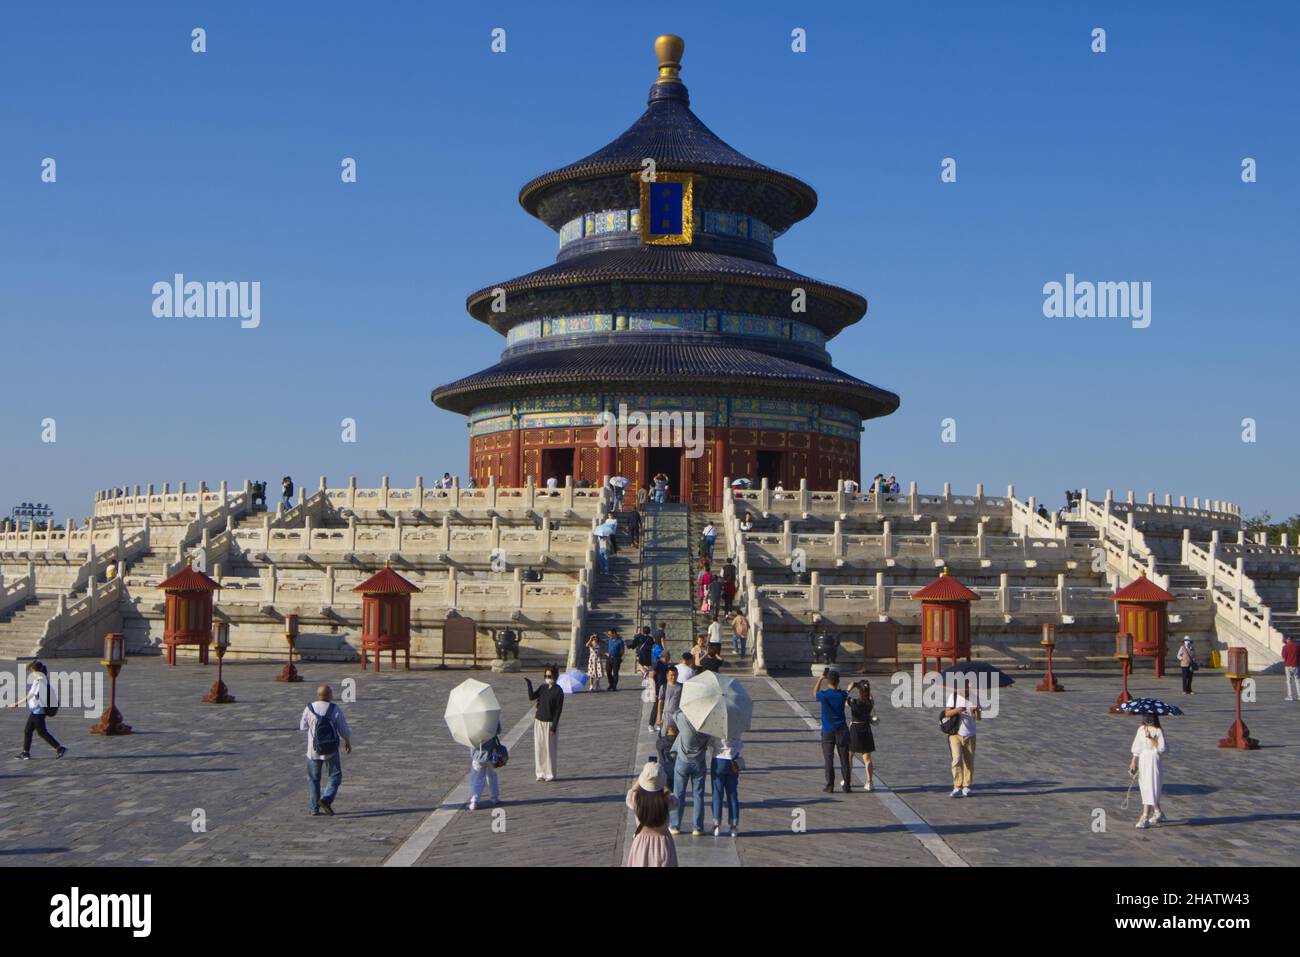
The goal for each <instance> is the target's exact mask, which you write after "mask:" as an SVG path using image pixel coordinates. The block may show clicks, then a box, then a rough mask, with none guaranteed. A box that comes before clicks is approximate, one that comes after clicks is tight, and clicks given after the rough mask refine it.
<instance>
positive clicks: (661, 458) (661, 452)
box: [645, 446, 683, 502]
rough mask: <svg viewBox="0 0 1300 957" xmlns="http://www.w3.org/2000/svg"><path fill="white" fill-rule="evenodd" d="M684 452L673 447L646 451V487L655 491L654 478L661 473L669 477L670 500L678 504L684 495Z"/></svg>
mask: <svg viewBox="0 0 1300 957" xmlns="http://www.w3.org/2000/svg"><path fill="white" fill-rule="evenodd" d="M682 452H683V450H682V449H681V448H677V447H672V446H663V447H651V448H647V449H646V450H645V453H646V455H645V481H646V486H647V487H648V488H650V489H651V490H652V491H653V490H654V477H655V476H656V475H658V474H659V473H660V472H663V473H664V475H666V476H668V500H669V501H670V502H677V501H680V500H681V494H682Z"/></svg>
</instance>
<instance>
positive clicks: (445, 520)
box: [439, 513, 451, 552]
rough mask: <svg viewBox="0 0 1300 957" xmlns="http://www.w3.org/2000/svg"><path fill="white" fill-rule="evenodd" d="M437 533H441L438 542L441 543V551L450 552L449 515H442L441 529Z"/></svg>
mask: <svg viewBox="0 0 1300 957" xmlns="http://www.w3.org/2000/svg"><path fill="white" fill-rule="evenodd" d="M439 531H440V533H441V538H440V542H441V546H442V550H443V551H444V552H450V551H451V516H450V515H447V514H445V513H444V514H443V516H442V527H441V529H440V530H439Z"/></svg>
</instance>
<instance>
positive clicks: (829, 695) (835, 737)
mask: <svg viewBox="0 0 1300 957" xmlns="http://www.w3.org/2000/svg"><path fill="white" fill-rule="evenodd" d="M813 697H814V698H816V699H817V701H818V703H819V704H820V705H821V706H822V758H823V759H824V760H825V762H826V787H824V788H822V790H823V791H825V792H826V793H828V794H830V793H833V792H834V791H835V753H836V752H837V751H838V752H839V756H840V775H841V776H840V787H841V788H842V789H843V790H844V793H845V794H848V793H849V791H851V790H852V788H851V787H850V782H851V781H852V780H853V778H852V775H851V772H850V770H849V723H848V721H846V720H845V719H844V706H845V704H846V703H847V702H848V700H849V695H848V692H846V691H841V690H840V673H839V672H838V671H831V670H830V669H829V668H826V669H824V670H823V671H822V674H821V677H820V678H818V679H817V684H815V685H814V686H813Z"/></svg>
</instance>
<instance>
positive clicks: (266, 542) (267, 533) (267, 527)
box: [261, 509, 280, 551]
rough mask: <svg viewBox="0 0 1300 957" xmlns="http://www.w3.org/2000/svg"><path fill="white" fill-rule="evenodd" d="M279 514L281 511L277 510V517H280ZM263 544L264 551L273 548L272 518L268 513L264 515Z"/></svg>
mask: <svg viewBox="0 0 1300 957" xmlns="http://www.w3.org/2000/svg"><path fill="white" fill-rule="evenodd" d="M279 514H280V511H279V509H276V515H277V516H278V515H279ZM261 544H262V550H263V551H265V550H267V549H268V548H270V547H271V516H270V515H269V514H268V513H266V512H263V513H262V543H261Z"/></svg>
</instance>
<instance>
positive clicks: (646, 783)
mask: <svg viewBox="0 0 1300 957" xmlns="http://www.w3.org/2000/svg"><path fill="white" fill-rule="evenodd" d="M664 780H665V775H664V769H663V768H661V767H660V766H659V762H658V761H647V762H646V764H645V767H643V768H642V769H641V774H640V775H639V776H638V777H637V779H636V783H637V786H638V787H640V788H641V790H642V791H650V792H651V793H654V792H655V791H662V790H663V789H664Z"/></svg>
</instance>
